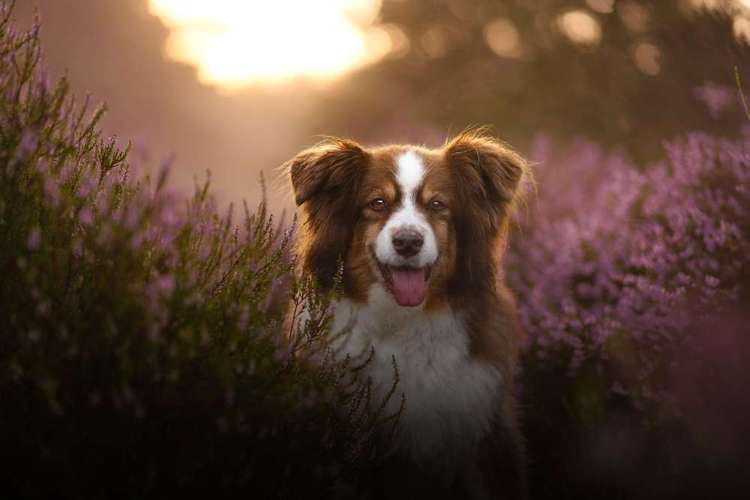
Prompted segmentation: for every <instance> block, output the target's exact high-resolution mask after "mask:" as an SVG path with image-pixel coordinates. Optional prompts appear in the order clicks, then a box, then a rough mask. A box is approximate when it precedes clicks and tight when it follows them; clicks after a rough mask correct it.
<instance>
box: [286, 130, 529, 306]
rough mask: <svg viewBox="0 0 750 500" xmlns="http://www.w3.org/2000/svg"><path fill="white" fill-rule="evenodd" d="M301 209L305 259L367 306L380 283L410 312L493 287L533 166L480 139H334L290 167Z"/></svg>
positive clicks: (326, 279)
mask: <svg viewBox="0 0 750 500" xmlns="http://www.w3.org/2000/svg"><path fill="white" fill-rule="evenodd" d="M286 166H287V168H288V169H289V172H290V175H291V179H292V185H293V188H294V194H295V201H296V203H297V205H299V206H300V207H301V215H302V228H301V233H302V234H301V236H300V257H301V260H302V266H303V268H304V269H305V270H307V271H310V272H312V273H313V274H314V275H315V276H316V277H317V279H318V282H319V283H320V284H322V285H323V286H330V285H331V283H332V280H333V277H334V275H335V273H336V270H337V264H338V262H340V261H343V263H344V292H345V293H346V294H347V295H348V296H349V297H350V298H353V299H354V300H357V301H362V302H366V301H367V299H368V294H369V292H370V290H371V289H372V287H373V286H374V285H376V286H377V285H379V286H382V287H384V288H385V289H386V290H388V291H389V292H390V294H391V295H392V296H393V298H394V300H395V302H396V303H397V304H398V305H400V306H404V307H414V306H419V305H421V304H423V303H425V301H427V306H428V307H429V306H430V305H436V306H437V305H439V304H441V303H442V302H444V301H445V300H446V299H448V298H450V297H451V296H457V295H462V294H463V295H466V294H471V293H473V292H476V291H479V290H480V289H483V288H486V287H488V286H493V283H494V280H495V276H496V267H497V265H498V261H499V259H500V252H501V249H502V240H503V239H504V237H505V228H506V226H507V219H508V215H509V211H510V207H511V206H512V204H513V202H514V200H515V198H516V192H517V189H518V186H519V183H520V181H521V179H522V177H523V176H524V174H525V172H526V170H527V169H526V163H525V161H524V160H523V159H522V158H521V157H520V156H519V155H518V154H516V153H514V152H513V151H511V150H510V149H508V148H507V147H505V146H504V145H502V144H501V143H499V142H497V141H495V140H493V139H491V138H488V137H486V136H484V135H482V134H480V133H473V132H472V133H465V134H462V135H460V136H458V137H456V138H455V139H453V140H452V141H450V142H448V143H446V145H445V146H443V147H442V148H440V149H436V150H432V149H426V148H422V147H417V146H386V147H377V148H370V149H366V148H363V147H362V146H359V145H358V144H356V143H354V142H351V141H345V140H339V139H335V140H329V141H326V142H324V143H321V144H319V145H317V146H315V147H313V148H311V149H308V150H306V151H303V152H302V153H300V154H298V155H297V156H296V157H295V158H293V159H292V160H290V161H289V162H288V163H287V164H286Z"/></svg>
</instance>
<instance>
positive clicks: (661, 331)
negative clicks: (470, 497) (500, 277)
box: [507, 128, 750, 498]
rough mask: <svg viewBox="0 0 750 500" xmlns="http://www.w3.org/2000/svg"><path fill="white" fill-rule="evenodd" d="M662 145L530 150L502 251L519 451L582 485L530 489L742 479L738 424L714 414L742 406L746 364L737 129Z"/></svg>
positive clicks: (748, 169)
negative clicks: (525, 198) (627, 149)
mask: <svg viewBox="0 0 750 500" xmlns="http://www.w3.org/2000/svg"><path fill="white" fill-rule="evenodd" d="M561 151H562V152H561ZM664 152H665V159H664V160H663V161H661V162H658V163H655V164H651V165H646V166H639V165H635V164H633V163H631V162H630V161H628V160H627V159H626V158H625V157H623V156H622V155H620V154H617V153H606V152H604V151H603V150H602V149H601V148H599V147H597V146H595V145H593V144H591V143H588V142H586V141H579V142H578V143H577V144H575V145H573V146H572V147H568V148H567V149H565V148H559V147H556V146H555V145H554V144H553V143H552V142H551V141H548V140H546V139H540V140H538V141H537V143H536V145H535V148H534V150H533V152H532V153H531V157H532V159H533V160H535V161H536V162H537V163H538V164H537V167H536V172H537V180H538V184H537V185H536V186H535V192H534V193H533V194H532V195H531V202H530V203H529V207H528V208H527V209H526V210H524V211H521V212H519V216H518V219H517V225H516V228H515V232H516V234H514V235H513V238H512V240H511V247H510V249H509V252H508V261H507V262H508V266H509V269H508V272H509V281H510V282H511V284H512V286H513V288H514V290H515V292H516V294H517V296H518V300H519V305H520V316H521V321H522V324H523V326H524V328H525V330H526V333H527V336H528V337H527V339H526V349H525V354H524V364H523V371H522V378H523V399H524V402H525V406H526V408H525V411H524V414H525V416H526V428H527V435H528V437H529V440H530V448H531V451H530V455H531V456H532V457H536V460H537V467H538V468H537V469H536V473H537V474H538V475H539V481H540V482H541V484H543V485H547V486H549V484H550V483H555V482H559V483H563V482H567V484H568V485H570V484H574V483H576V482H578V483H579V484H578V486H577V487H579V488H582V489H578V490H576V489H575V488H576V486H573V488H574V489H573V490H568V491H567V492H566V491H565V489H564V488H563V489H558V488H557V487H555V488H554V489H552V490H551V491H544V488H540V490H539V491H537V492H536V494H537V495H538V496H540V497H542V496H550V497H554V498H559V496H560V495H565V494H567V495H571V496H576V497H578V498H580V497H582V496H586V495H588V496H590V497H592V498H599V497H601V496H604V495H612V494H616V495H625V496H629V495H635V496H641V495H646V496H648V495H652V496H654V497H665V496H672V495H675V496H682V497H693V496H695V497H701V495H704V494H708V493H707V492H706V491H704V490H702V489H700V487H703V486H704V485H708V484H714V485H717V484H720V485H721V486H722V488H723V489H725V490H726V491H729V490H730V489H731V487H730V486H729V485H733V486H734V485H736V484H737V483H738V482H742V481H743V480H742V479H740V478H742V477H747V476H746V474H745V473H744V472H741V471H738V470H737V468H738V466H739V464H741V463H745V459H744V458H742V455H743V454H744V452H743V451H742V450H744V449H747V448H746V444H747V442H748V439H749V438H750V434H748V433H747V432H746V431H745V425H744V424H739V423H736V424H735V423H732V424H730V422H737V420H736V419H726V420H725V419H720V420H725V421H724V422H718V421H717V420H716V419H715V415H718V414H722V413H726V414H732V413H737V414H740V415H746V414H747V412H746V408H747V403H748V398H747V396H746V395H745V390H744V389H740V388H739V387H738V386H737V384H736V383H734V380H742V379H743V378H745V379H746V376H747V373H746V368H744V367H742V368H741V367H740V365H742V363H743V362H746V361H747V360H748V357H747V352H748V350H747V346H748V341H747V339H745V336H743V335H742V334H740V332H741V331H742V329H743V328H744V329H745V330H746V326H745V327H743V326H742V325H746V324H747V321H748V317H747V305H748V304H750V293H749V292H750V288H748V286H749V285H750V274H749V272H748V270H749V269H750V238H748V234H749V233H750V129H747V128H745V129H743V130H742V131H740V132H739V133H738V135H737V136H736V137H734V138H720V137H715V136H712V135H711V134H708V133H691V134H687V135H685V136H684V137H681V138H678V139H674V140H671V141H668V142H666V143H665V144H664ZM745 333H746V332H745ZM742 360H744V361H742ZM709 381H711V382H709ZM698 402H700V403H698ZM710 414H715V415H714V417H710V418H709V417H707V415H710ZM708 422H712V423H711V424H709V423H708ZM713 436H717V437H716V438H714V437H713ZM719 441H721V442H723V443H724V444H723V445H722V446H724V448H722V449H721V450H720V451H717V445H716V443H717V442H719ZM726 442H731V445H726V446H725V444H726ZM707 443H711V444H707ZM743 443H744V444H743ZM707 450H708V451H707ZM657 471H660V472H657ZM710 474H714V475H713V476H711V475H710ZM649 476H650V477H652V478H653V480H654V481H653V483H652V482H650V481H649V480H648V479H647V478H648V477H649ZM708 478H710V479H708ZM532 483H533V481H532ZM582 483H585V484H586V485H587V486H586V487H585V488H584V487H581V486H580V484H582ZM571 491H574V492H575V493H571ZM715 492H716V491H714V490H711V492H710V494H714V493H715Z"/></svg>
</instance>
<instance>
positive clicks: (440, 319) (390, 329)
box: [334, 285, 502, 464]
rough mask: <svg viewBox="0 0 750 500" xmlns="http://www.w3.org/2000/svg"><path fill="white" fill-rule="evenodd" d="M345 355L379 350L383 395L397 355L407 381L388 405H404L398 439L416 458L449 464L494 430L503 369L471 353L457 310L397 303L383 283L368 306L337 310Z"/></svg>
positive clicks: (375, 362)
mask: <svg viewBox="0 0 750 500" xmlns="http://www.w3.org/2000/svg"><path fill="white" fill-rule="evenodd" d="M343 329H349V330H350V331H349V333H348V334H347V335H344V336H340V337H339V338H337V340H336V342H337V344H338V345H337V347H338V348H339V349H338V353H339V356H345V355H347V354H348V355H350V356H352V357H355V356H361V355H363V353H364V356H365V357H366V356H367V355H368V353H369V352H370V350H371V349H374V356H373V358H372V360H371V362H370V363H369V364H368V365H367V367H366V369H365V370H366V372H367V375H368V376H369V377H371V379H372V383H373V388H374V392H375V394H374V395H375V397H376V398H378V397H379V400H382V398H384V397H385V396H386V395H387V393H388V392H389V390H390V389H391V387H392V385H393V382H394V376H395V372H394V369H393V361H392V360H393V358H394V357H395V359H396V363H397V366H398V372H399V384H398V386H397V388H396V393H395V396H394V397H392V398H391V399H390V400H389V402H388V405H387V406H386V408H387V410H388V411H389V412H395V411H397V410H398V408H399V406H400V404H401V394H402V393H403V394H404V396H405V399H406V405H405V408H404V411H403V412H402V414H401V417H400V420H399V429H398V438H397V445H398V446H399V447H400V448H401V449H402V451H404V452H406V453H408V454H409V455H410V456H411V457H412V458H414V459H416V460H418V461H421V462H429V463H437V464H446V463H450V462H452V461H454V460H456V461H457V460H460V458H461V457H462V456H464V454H465V453H470V452H471V449H472V448H473V447H474V445H475V444H476V443H477V442H478V440H479V439H480V438H481V437H482V436H483V435H485V434H486V433H487V432H489V429H490V425H491V423H492V419H493V417H494V416H495V413H496V412H497V407H498V405H497V403H498V397H499V393H500V390H501V384H502V380H501V376H500V373H499V372H498V371H497V370H496V369H494V368H493V367H492V366H491V365H489V364H487V363H483V362H481V361H477V360H475V359H473V358H472V357H471V356H470V355H469V348H468V341H469V339H468V335H467V332H466V329H465V326H464V322H463V320H462V319H461V318H460V317H459V316H458V315H457V314H456V313H454V312H453V311H451V310H450V309H445V310H442V311H439V312H425V311H423V310H422V308H421V307H418V308H403V307H399V306H398V305H396V303H395V302H394V301H393V298H392V297H391V295H390V294H389V293H388V292H386V291H385V290H384V289H383V287H382V286H380V285H374V286H373V287H372V288H371V289H370V294H369V301H368V303H367V304H355V303H353V302H351V301H349V300H346V299H343V300H341V301H340V302H339V303H338V304H337V305H336V308H335V322H334V332H337V331H342V330H343Z"/></svg>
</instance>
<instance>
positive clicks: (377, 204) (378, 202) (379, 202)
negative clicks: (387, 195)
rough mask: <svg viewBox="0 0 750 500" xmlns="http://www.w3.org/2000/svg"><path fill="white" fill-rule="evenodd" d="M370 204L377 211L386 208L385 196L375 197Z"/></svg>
mask: <svg viewBox="0 0 750 500" xmlns="http://www.w3.org/2000/svg"><path fill="white" fill-rule="evenodd" d="M368 206H369V207H370V208H371V209H372V210H375V211H376V212H380V211H382V210H385V207H386V204H385V200H384V199H383V198H375V199H374V200H372V201H371V202H370V204H369V205H368Z"/></svg>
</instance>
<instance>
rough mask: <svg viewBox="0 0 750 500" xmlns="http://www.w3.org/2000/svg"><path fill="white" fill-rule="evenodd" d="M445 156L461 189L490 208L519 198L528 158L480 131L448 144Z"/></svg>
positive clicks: (503, 205) (498, 207) (500, 207)
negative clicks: (525, 158)
mask: <svg viewBox="0 0 750 500" xmlns="http://www.w3.org/2000/svg"><path fill="white" fill-rule="evenodd" d="M444 151H445V156H446V158H447V160H448V162H449V163H450V164H451V169H452V171H453V172H454V175H455V176H456V178H457V180H458V185H459V186H460V187H461V190H462V191H464V193H465V194H466V195H467V196H468V197H469V198H471V199H473V200H482V201H484V202H486V203H487V206H488V208H495V209H502V208H505V207H507V206H508V205H509V204H510V203H512V202H513V200H514V199H515V198H516V194H517V191H518V187H519V185H520V183H521V179H522V178H523V177H524V175H526V174H527V170H528V165H527V162H526V160H524V159H523V157H521V155H519V154H518V153H516V152H515V151H513V150H512V149H510V148H509V147H507V146H505V145H503V144H502V143H500V142H499V141H497V140H495V139H493V138H491V137H488V136H486V135H484V134H482V133H481V132H466V133H463V134H461V135H459V136H458V137H456V138H455V139H453V140H452V141H450V142H449V143H448V144H446V146H445V149H444Z"/></svg>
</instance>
